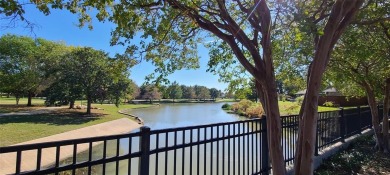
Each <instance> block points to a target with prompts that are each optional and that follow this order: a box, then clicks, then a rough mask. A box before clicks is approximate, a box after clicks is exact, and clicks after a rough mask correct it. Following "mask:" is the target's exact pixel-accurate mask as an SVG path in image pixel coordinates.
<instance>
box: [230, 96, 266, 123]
mask: <svg viewBox="0 0 390 175" xmlns="http://www.w3.org/2000/svg"><path fill="white" fill-rule="evenodd" d="M222 109H223V110H225V111H227V112H228V113H234V114H238V115H240V116H245V117H248V118H260V117H261V116H262V115H264V109H263V107H262V106H261V105H260V104H259V103H255V102H252V101H250V100H246V99H244V100H241V101H240V102H238V103H234V104H232V105H230V104H228V103H225V104H223V105H222Z"/></svg>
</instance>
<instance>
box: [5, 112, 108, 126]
mask: <svg viewBox="0 0 390 175" xmlns="http://www.w3.org/2000/svg"><path fill="white" fill-rule="evenodd" d="M105 115H107V114H101V113H98V114H91V115H85V114H84V113H81V112H55V113H47V114H37V115H12V116H2V117H0V125H1V124H9V123H35V124H49V125H81V124H84V123H88V122H91V121H94V120H98V119H100V118H102V117H104V116H105Z"/></svg>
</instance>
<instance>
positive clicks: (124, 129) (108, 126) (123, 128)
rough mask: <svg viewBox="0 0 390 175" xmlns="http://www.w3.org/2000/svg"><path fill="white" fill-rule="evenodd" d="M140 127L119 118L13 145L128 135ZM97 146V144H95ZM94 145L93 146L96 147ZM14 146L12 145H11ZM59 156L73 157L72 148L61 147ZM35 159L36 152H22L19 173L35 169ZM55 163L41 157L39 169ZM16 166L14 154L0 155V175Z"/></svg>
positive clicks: (45, 152) (49, 151)
mask: <svg viewBox="0 0 390 175" xmlns="http://www.w3.org/2000/svg"><path fill="white" fill-rule="evenodd" d="M141 126H142V125H141V124H139V123H137V122H135V121H134V120H131V119H129V118H121V119H117V120H112V121H108V122H105V123H100V124H96V125H92V126H88V127H84V128H80V129H76V130H72V131H68V132H64V133H61V134H55V135H52V136H48V137H43V138H39V139H35V140H31V141H27V142H22V143H18V144H15V145H24V144H33V143H42V142H53V141H60V140H69V139H79V138H87V137H97V136H107V135H116V134H124V133H130V132H131V131H133V130H135V129H138V128H140V127H141ZM96 144H99V143H96ZM96 144H94V145H96ZM13 146H14V145H13ZM88 148H89V145H88V144H80V145H77V152H78V153H80V152H83V151H86V150H88ZM55 153H56V149H55V148H46V149H43V150H42V155H55ZM60 153H61V156H60V159H61V160H64V159H66V158H69V157H72V156H73V146H72V145H69V146H61V152H60ZM36 159H37V151H36V150H31V151H23V152H22V164H21V171H31V170H34V169H35V168H36ZM54 162H55V156H46V157H44V156H42V160H41V167H46V166H50V165H52V164H53V163H54ZM15 164H16V153H6V154H1V155H0V174H11V173H14V172H15Z"/></svg>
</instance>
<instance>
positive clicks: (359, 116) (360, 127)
mask: <svg viewBox="0 0 390 175" xmlns="http://www.w3.org/2000/svg"><path fill="white" fill-rule="evenodd" d="M357 110H358V118H359V119H358V120H359V134H361V133H362V123H363V122H362V112H361V109H360V106H358V107H357Z"/></svg>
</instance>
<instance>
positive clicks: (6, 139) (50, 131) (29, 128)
mask: <svg viewBox="0 0 390 175" xmlns="http://www.w3.org/2000/svg"><path fill="white" fill-rule="evenodd" d="M92 106H94V107H98V108H103V109H104V110H92V113H93V114H92V115H90V116H87V115H84V113H85V111H86V110H75V109H70V110H69V109H61V110H59V111H57V112H55V113H50V114H40V115H29V116H2V117H0V146H7V145H12V144H16V143H20V142H25V141H29V140H33V139H37V138H41V137H46V136H50V135H54V134H59V133H63V132H66V131H71V130H74V129H78V128H83V127H86V126H91V125H96V124H99V123H104V122H107V121H111V120H115V119H119V118H123V117H126V116H124V115H121V114H119V113H118V112H117V111H118V110H120V109H132V108H144V107H150V106H151V105H134V104H126V105H121V106H119V108H117V107H116V106H115V105H100V104H93V105H92Z"/></svg>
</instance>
